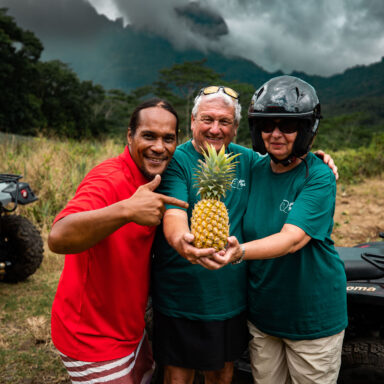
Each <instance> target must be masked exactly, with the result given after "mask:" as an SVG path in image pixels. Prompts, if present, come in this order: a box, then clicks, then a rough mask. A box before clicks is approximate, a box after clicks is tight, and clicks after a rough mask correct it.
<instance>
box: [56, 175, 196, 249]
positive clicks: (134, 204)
mask: <svg viewBox="0 0 384 384" xmlns="http://www.w3.org/2000/svg"><path fill="white" fill-rule="evenodd" d="M160 180H161V177H160V176H159V175H157V176H156V177H155V179H154V180H152V181H150V182H149V183H147V184H145V185H142V186H141V187H139V188H138V189H137V191H136V192H135V193H134V194H133V195H132V196H131V197H130V198H129V199H126V200H122V201H119V202H117V203H115V204H112V205H110V206H107V207H104V208H100V209H95V210H92V211H85V212H77V213H73V214H70V215H68V216H66V217H64V218H63V219H61V220H59V221H57V222H56V223H55V224H54V226H53V227H52V230H51V232H50V234H49V237H48V246H49V248H50V249H51V251H53V252H56V253H63V254H64V253H79V252H83V251H85V250H87V249H89V248H91V247H93V246H94V245H96V244H97V243H98V242H99V241H101V240H103V239H104V238H106V237H107V236H109V235H110V234H112V233H113V232H115V231H116V230H117V229H119V228H120V227H122V226H123V225H125V224H127V223H130V222H134V223H136V224H139V225H158V224H160V221H161V218H162V216H163V214H164V211H165V204H173V205H177V206H180V207H183V208H187V207H188V204H187V203H185V202H183V201H180V200H178V199H175V198H173V197H168V196H165V195H161V194H159V193H155V192H153V191H154V190H155V189H156V188H157V187H158V185H159V184H160Z"/></svg>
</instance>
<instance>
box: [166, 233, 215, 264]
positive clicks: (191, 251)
mask: <svg viewBox="0 0 384 384" xmlns="http://www.w3.org/2000/svg"><path fill="white" fill-rule="evenodd" d="M194 238H195V237H194V236H193V235H192V233H190V232H185V233H183V234H182V236H181V237H180V238H179V239H178V241H177V242H176V244H175V246H174V248H175V249H176V251H177V253H178V254H179V255H181V256H182V257H184V258H185V259H187V260H188V261H189V262H190V263H192V264H200V263H199V260H200V258H209V257H212V255H213V254H214V253H215V252H216V250H215V249H214V248H196V247H195V246H194V245H193V240H194Z"/></svg>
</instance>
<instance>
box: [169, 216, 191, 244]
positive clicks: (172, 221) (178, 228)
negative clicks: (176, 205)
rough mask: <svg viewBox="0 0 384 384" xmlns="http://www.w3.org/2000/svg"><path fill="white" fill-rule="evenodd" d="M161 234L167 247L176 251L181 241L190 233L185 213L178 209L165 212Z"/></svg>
mask: <svg viewBox="0 0 384 384" xmlns="http://www.w3.org/2000/svg"><path fill="white" fill-rule="evenodd" d="M163 232H164V236H165V238H166V239H167V241H168V243H169V245H171V246H172V247H173V248H175V249H176V250H178V248H179V247H178V246H179V245H180V242H181V239H182V238H183V236H184V235H185V234H186V233H189V232H190V229H189V226H188V216H187V213H186V212H185V211H182V210H180V209H169V210H167V211H166V212H165V214H164V219H163ZM179 251H180V250H179Z"/></svg>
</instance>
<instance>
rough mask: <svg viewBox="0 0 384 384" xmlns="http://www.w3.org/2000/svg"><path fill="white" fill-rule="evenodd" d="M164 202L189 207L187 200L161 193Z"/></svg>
mask: <svg viewBox="0 0 384 384" xmlns="http://www.w3.org/2000/svg"><path fill="white" fill-rule="evenodd" d="M161 196H162V200H163V203H164V204H170V205H176V206H177V207H180V208H188V203H186V202H185V201H182V200H179V199H176V198H175V197H171V196H165V195H161Z"/></svg>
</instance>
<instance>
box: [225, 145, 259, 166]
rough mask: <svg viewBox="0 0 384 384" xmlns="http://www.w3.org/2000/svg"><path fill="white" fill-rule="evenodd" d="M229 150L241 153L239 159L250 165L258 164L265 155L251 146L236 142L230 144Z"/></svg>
mask: <svg viewBox="0 0 384 384" xmlns="http://www.w3.org/2000/svg"><path fill="white" fill-rule="evenodd" d="M228 152H230V153H233V154H240V156H239V158H238V161H239V162H240V163H242V164H244V165H248V166H250V167H252V166H253V165H255V164H257V163H258V162H259V161H260V160H261V159H263V157H264V156H261V155H260V153H258V152H255V151H254V150H252V149H250V148H247V147H243V146H242V145H239V144H234V143H231V144H229V146H228Z"/></svg>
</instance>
